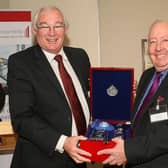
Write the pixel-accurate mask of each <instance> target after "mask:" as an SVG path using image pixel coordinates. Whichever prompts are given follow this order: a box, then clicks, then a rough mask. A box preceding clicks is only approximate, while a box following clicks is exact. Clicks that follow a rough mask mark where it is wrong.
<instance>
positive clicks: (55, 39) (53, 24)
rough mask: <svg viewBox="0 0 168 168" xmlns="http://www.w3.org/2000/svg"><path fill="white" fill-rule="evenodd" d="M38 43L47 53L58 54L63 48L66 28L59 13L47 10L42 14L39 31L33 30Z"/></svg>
mask: <svg viewBox="0 0 168 168" xmlns="http://www.w3.org/2000/svg"><path fill="white" fill-rule="evenodd" d="M33 33H34V35H35V36H36V40H37V43H38V44H39V45H40V46H41V47H42V48H43V49H44V50H46V51H48V52H50V53H54V54H57V53H58V52H59V51H60V49H61V48H62V46H63V42H64V38H65V34H66V28H65V24H64V20H63V16H62V14H61V13H60V12H59V11H56V10H54V9H47V10H44V11H42V12H41V13H40V15H39V18H38V22H37V29H33Z"/></svg>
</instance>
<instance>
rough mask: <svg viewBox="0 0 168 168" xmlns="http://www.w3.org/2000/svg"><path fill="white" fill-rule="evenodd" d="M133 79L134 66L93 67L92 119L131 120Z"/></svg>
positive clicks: (91, 72) (91, 82)
mask: <svg viewBox="0 0 168 168" xmlns="http://www.w3.org/2000/svg"><path fill="white" fill-rule="evenodd" d="M133 81H134V70H133V68H91V69H90V103H91V115H92V119H93V120H94V119H101V120H112V121H130V113H131V109H132V105H133Z"/></svg>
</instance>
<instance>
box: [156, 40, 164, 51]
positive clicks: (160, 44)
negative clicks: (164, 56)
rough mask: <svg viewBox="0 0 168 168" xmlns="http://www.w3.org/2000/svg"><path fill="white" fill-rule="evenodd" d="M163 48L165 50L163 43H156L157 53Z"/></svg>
mask: <svg viewBox="0 0 168 168" xmlns="http://www.w3.org/2000/svg"><path fill="white" fill-rule="evenodd" d="M162 48H163V45H162V42H161V41H158V42H157V43H156V50H157V51H160V50H161V49H162Z"/></svg>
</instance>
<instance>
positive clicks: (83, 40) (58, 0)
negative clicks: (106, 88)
mask: <svg viewBox="0 0 168 168" xmlns="http://www.w3.org/2000/svg"><path fill="white" fill-rule="evenodd" d="M9 2H10V4H9V7H10V8H11V9H31V10H32V13H33V14H34V13H35V11H36V10H37V9H38V8H40V7H41V6H46V5H50V6H51V5H56V6H57V7H58V8H60V9H61V10H62V12H63V13H64V15H65V17H66V18H67V20H68V22H69V26H70V27H69V33H68V37H69V40H70V45H71V46H76V47H82V48H84V49H85V50H86V51H87V53H88V54H89V57H90V60H91V63H92V65H93V66H97V65H99V64H100V63H99V32H98V7H97V0H69V1H68V0H49V1H46V0H10V1H9Z"/></svg>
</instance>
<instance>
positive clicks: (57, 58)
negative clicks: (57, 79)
mask: <svg viewBox="0 0 168 168" xmlns="http://www.w3.org/2000/svg"><path fill="white" fill-rule="evenodd" d="M54 59H55V60H56V61H57V62H62V56H61V55H56V56H55V57H54Z"/></svg>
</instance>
